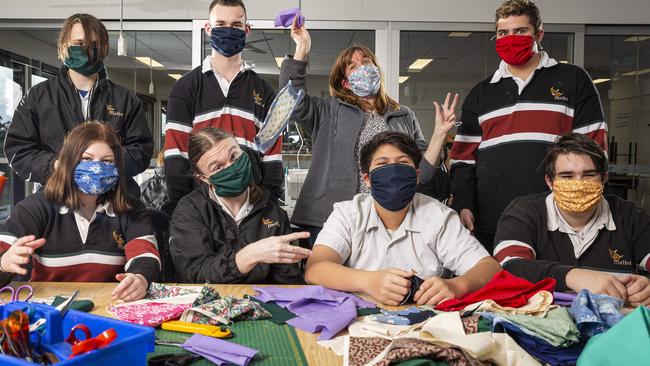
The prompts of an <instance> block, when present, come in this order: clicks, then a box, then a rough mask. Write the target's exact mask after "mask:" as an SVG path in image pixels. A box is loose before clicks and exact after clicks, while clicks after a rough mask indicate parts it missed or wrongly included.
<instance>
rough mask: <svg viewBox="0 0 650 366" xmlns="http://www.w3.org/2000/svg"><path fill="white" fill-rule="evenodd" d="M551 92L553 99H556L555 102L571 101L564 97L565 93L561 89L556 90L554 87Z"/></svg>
mask: <svg viewBox="0 0 650 366" xmlns="http://www.w3.org/2000/svg"><path fill="white" fill-rule="evenodd" d="M549 90H550V91H551V95H552V96H553V98H555V100H561V101H563V102H566V101H568V100H569V98H567V97H565V96H564V93H562V92H561V91H560V89H555V88H554V87H551V89H549Z"/></svg>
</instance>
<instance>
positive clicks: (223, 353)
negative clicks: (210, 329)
mask: <svg viewBox="0 0 650 366" xmlns="http://www.w3.org/2000/svg"><path fill="white" fill-rule="evenodd" d="M183 348H184V349H186V350H188V351H190V352H193V353H196V354H199V355H201V356H203V357H205V358H206V359H207V360H208V361H210V362H212V363H215V364H217V365H224V364H234V365H239V366H246V365H248V363H249V362H250V361H251V360H252V359H253V357H255V354H257V350H254V349H252V348H248V347H246V346H242V345H240V344H237V343H232V342H228V341H224V340H221V339H217V338H212V337H208V336H204V335H200V334H195V335H193V336H192V337H190V338H189V339H188V340H187V341H185V343H183Z"/></svg>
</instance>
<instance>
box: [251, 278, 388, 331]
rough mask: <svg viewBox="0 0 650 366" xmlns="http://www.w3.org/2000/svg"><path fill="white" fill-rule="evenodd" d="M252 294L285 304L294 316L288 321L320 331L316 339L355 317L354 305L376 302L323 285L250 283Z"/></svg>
mask: <svg viewBox="0 0 650 366" xmlns="http://www.w3.org/2000/svg"><path fill="white" fill-rule="evenodd" d="M253 290H255V291H257V292H258V294H257V295H255V298H256V299H258V300H260V301H263V302H269V301H273V302H275V303H276V304H277V305H278V306H281V307H284V308H286V309H287V310H289V311H291V312H292V313H294V314H296V315H297V317H295V318H293V319H290V320H288V321H287V324H289V325H291V326H293V327H296V328H298V329H301V330H304V331H306V332H311V333H316V332H321V335H320V337H319V338H318V339H319V340H325V339H331V338H333V337H334V336H336V334H337V333H338V332H340V331H341V330H343V329H345V328H346V327H347V326H348V325H349V324H350V323H352V322H353V321H354V320H356V318H357V307H359V308H375V307H376V306H375V304H373V303H371V302H368V301H365V300H363V299H360V298H359V297H357V296H355V295H352V294H348V293H345V292H341V291H336V290H330V289H327V288H325V287H323V286H304V287H294V288H284V287H253Z"/></svg>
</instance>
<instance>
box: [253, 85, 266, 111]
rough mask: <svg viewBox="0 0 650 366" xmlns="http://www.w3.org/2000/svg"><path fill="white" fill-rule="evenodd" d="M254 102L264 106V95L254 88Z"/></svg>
mask: <svg viewBox="0 0 650 366" xmlns="http://www.w3.org/2000/svg"><path fill="white" fill-rule="evenodd" d="M253 102H255V104H257V105H258V106H260V107H262V108H264V101H263V100H262V95H261V94H258V93H257V91H256V90H255V89H253Z"/></svg>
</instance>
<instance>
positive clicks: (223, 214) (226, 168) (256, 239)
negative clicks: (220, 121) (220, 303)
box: [169, 127, 311, 284]
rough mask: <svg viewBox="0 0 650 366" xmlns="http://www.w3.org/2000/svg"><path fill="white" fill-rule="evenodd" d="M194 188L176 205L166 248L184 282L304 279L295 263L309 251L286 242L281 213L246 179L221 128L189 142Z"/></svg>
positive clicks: (246, 168)
mask: <svg viewBox="0 0 650 366" xmlns="http://www.w3.org/2000/svg"><path fill="white" fill-rule="evenodd" d="M188 158H189V161H190V165H191V167H192V171H193V172H194V174H195V176H196V178H197V179H198V180H199V181H200V182H201V184H200V185H199V187H197V188H195V189H194V190H193V191H192V192H190V193H188V194H187V195H185V196H184V197H183V198H181V200H180V201H179V202H178V205H177V206H176V210H174V214H173V216H172V219H171V227H170V240H169V247H170V251H171V254H172V258H173V260H174V267H175V268H176V269H177V272H178V275H179V276H180V280H181V281H182V282H188V283H204V282H210V283H282V284H300V283H304V280H303V276H302V273H301V272H300V269H299V268H298V265H297V264H296V263H297V262H299V261H301V260H302V259H305V258H307V257H308V256H309V254H310V253H311V251H310V250H307V249H304V248H300V247H297V246H293V245H291V244H290V243H291V242H292V241H294V240H298V239H305V238H308V237H309V233H307V232H303V233H293V234H291V229H290V227H289V218H288V217H287V214H286V212H284V210H282V209H281V208H280V206H278V204H277V203H275V200H274V199H272V198H271V194H270V192H269V191H268V190H266V189H264V188H262V187H260V186H258V185H256V184H255V183H253V173H252V167H251V158H250V156H249V155H248V153H246V152H245V151H244V150H242V148H241V147H240V146H239V144H238V143H237V140H235V137H233V135H231V134H230V133H228V132H226V131H225V130H221V129H218V128H214V127H206V128H204V129H201V130H199V131H197V132H195V133H194V134H193V135H192V136H191V137H190V141H189V148H188Z"/></svg>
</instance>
